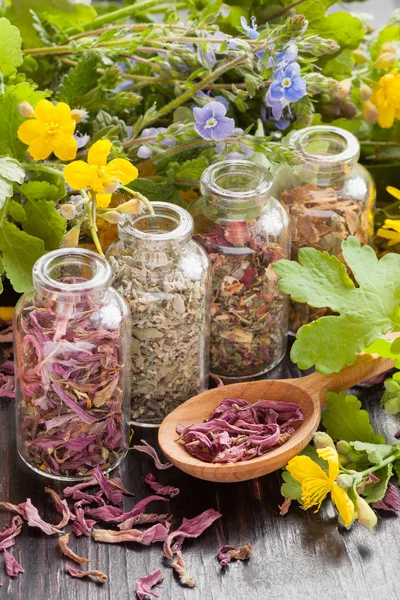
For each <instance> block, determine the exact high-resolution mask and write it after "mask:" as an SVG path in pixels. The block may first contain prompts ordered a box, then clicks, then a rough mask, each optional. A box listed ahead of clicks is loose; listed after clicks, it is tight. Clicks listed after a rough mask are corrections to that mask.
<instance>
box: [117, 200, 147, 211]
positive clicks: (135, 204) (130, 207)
mask: <svg viewBox="0 0 400 600" xmlns="http://www.w3.org/2000/svg"><path fill="white" fill-rule="evenodd" d="M116 210H117V211H118V212H119V213H130V214H134V215H136V214H138V213H139V212H141V210H142V205H141V203H140V202H139V200H137V199H136V198H132V199H131V200H128V202H124V203H123V204H120V205H119V206H118V207H117V208H116Z"/></svg>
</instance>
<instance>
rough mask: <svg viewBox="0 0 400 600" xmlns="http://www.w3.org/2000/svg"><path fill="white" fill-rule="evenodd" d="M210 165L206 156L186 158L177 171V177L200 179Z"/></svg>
mask: <svg viewBox="0 0 400 600" xmlns="http://www.w3.org/2000/svg"><path fill="white" fill-rule="evenodd" d="M208 165H209V162H208V160H207V158H206V157H205V156H198V157H197V158H194V159H193V160H186V161H185V162H184V163H182V164H181V165H180V166H179V168H178V170H177V171H176V172H175V179H184V180H188V179H190V180H194V181H199V180H200V177H201V174H202V173H203V171H204V169H206V168H207V167H208Z"/></svg>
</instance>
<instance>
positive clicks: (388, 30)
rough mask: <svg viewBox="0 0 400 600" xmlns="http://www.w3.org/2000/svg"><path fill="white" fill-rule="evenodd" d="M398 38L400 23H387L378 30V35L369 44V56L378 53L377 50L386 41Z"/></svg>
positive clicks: (399, 37)
mask: <svg viewBox="0 0 400 600" xmlns="http://www.w3.org/2000/svg"><path fill="white" fill-rule="evenodd" d="M399 40H400V25H388V26H387V27H384V28H383V29H381V31H380V32H379V35H378V37H377V38H376V39H375V40H374V42H373V43H372V44H371V58H372V59H373V60H375V58H376V57H377V56H378V54H379V50H380V48H381V46H383V44H385V43H386V42H398V41H399Z"/></svg>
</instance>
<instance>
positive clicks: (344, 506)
mask: <svg viewBox="0 0 400 600" xmlns="http://www.w3.org/2000/svg"><path fill="white" fill-rule="evenodd" d="M331 498H332V502H333V503H334V505H335V506H336V508H337V509H338V513H339V515H340V516H341V518H342V521H343V523H344V524H345V526H346V527H349V526H350V525H351V522H352V521H353V518H354V504H353V503H352V501H351V500H350V498H349V496H348V495H347V492H346V490H343V489H342V488H340V487H339V486H338V485H337V483H334V484H333V486H332V492H331Z"/></svg>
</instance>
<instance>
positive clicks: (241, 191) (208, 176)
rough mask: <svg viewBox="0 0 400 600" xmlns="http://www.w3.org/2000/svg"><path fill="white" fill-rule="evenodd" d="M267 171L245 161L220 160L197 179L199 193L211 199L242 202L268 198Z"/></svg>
mask: <svg viewBox="0 0 400 600" xmlns="http://www.w3.org/2000/svg"><path fill="white" fill-rule="evenodd" d="M271 187H272V176H271V174H270V173H269V171H268V170H267V169H266V168H265V167H262V166H261V165H258V164H257V163H252V162H249V161H248V160H224V161H221V162H218V163H215V164H213V165H210V166H209V167H207V169H206V170H205V171H204V172H203V173H202V175H201V179H200V188H201V193H202V195H203V196H204V197H206V198H210V199H212V200H217V199H219V200H222V201H226V202H243V201H248V200H257V199H260V198H262V197H264V198H265V196H267V195H269V193H270V191H271Z"/></svg>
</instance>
